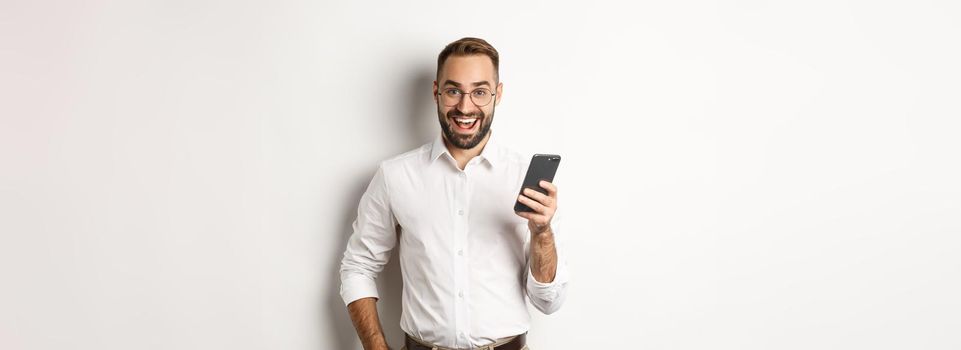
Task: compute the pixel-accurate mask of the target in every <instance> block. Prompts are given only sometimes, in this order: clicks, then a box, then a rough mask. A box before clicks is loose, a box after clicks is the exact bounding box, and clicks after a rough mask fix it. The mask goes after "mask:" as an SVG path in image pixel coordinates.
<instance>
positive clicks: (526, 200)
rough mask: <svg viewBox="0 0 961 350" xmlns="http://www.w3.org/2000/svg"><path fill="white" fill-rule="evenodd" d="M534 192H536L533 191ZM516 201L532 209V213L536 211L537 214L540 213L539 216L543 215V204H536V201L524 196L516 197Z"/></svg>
mask: <svg viewBox="0 0 961 350" xmlns="http://www.w3.org/2000/svg"><path fill="white" fill-rule="evenodd" d="M535 192H536V191H535ZM542 196H543V194H542ZM517 201H519V202H521V203H522V204H524V205H526V206H528V207H530V208H531V209H534V211H536V212H538V213H541V214H543V213H544V209H546V208H545V207H544V205H543V204H541V203H539V202H537V201H535V200H533V199H530V198H528V197H527V196H525V195H520V196H517Z"/></svg>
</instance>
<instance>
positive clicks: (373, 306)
mask: <svg viewBox="0 0 961 350" xmlns="http://www.w3.org/2000/svg"><path fill="white" fill-rule="evenodd" d="M347 311H349V312H350V320H351V321H353V323H354V328H355V329H356V330H357V336H358V337H360V342H361V343H362V344H363V345H364V349H365V350H388V347H387V341H386V340H385V339H384V331H383V330H382V329H381V327H380V318H379V317H378V316H377V299H375V298H363V299H358V300H355V301H353V302H351V303H350V304H348V305H347Z"/></svg>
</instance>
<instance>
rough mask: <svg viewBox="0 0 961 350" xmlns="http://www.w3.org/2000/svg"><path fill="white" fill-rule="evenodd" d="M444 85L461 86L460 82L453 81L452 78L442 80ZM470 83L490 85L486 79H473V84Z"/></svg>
mask: <svg viewBox="0 0 961 350" xmlns="http://www.w3.org/2000/svg"><path fill="white" fill-rule="evenodd" d="M444 85H454V86H456V87H461V86H462V85H461V84H460V83H458V82H456V81H453V80H450V79H447V80H446V81H444ZM471 85H473V86H481V85H487V86H488V87H489V86H491V83H489V82H488V81H487V80H483V81H475V82H474V83H473V84H471Z"/></svg>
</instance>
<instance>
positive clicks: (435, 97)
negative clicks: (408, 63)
mask: <svg viewBox="0 0 961 350" xmlns="http://www.w3.org/2000/svg"><path fill="white" fill-rule="evenodd" d="M434 103H437V80H434Z"/></svg>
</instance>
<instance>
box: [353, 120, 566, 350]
mask: <svg viewBox="0 0 961 350" xmlns="http://www.w3.org/2000/svg"><path fill="white" fill-rule="evenodd" d="M529 164H530V155H520V154H518V153H516V152H514V151H512V150H510V149H507V148H505V147H502V146H501V145H499V144H497V139H496V138H495V137H494V134H493V131H491V136H490V138H489V139H488V141H487V144H486V145H485V146H484V149H483V151H482V152H481V154H480V155H479V156H477V157H474V158H473V159H471V160H470V162H468V164H467V165H466V166H465V168H464V170H460V169H459V168H458V167H457V165H456V162H455V161H454V158H453V157H452V156H451V155H450V153H449V152H448V150H447V147H446V146H445V145H444V141H443V139H442V138H441V136H440V135H438V136H437V138H436V139H435V140H434V141H433V142H432V143H427V144H425V145H423V146H421V147H419V148H417V149H414V150H412V151H409V152H406V153H404V154H401V155H398V156H396V157H393V158H391V159H388V160H386V161H383V162H381V163H380V166H379V168H378V169H377V172H376V174H375V175H374V178H373V179H372V180H371V182H370V185H369V186H368V187H367V191H366V192H365V193H364V195H363V197H362V198H361V200H360V205H359V207H358V208H357V219H356V220H355V221H354V223H353V235H352V236H351V237H350V240H349V241H348V243H347V250H346V251H345V252H344V258H343V261H342V263H341V267H340V278H341V289H340V295H341V297H342V298H343V299H344V303H345V304H350V303H351V302H353V301H354V300H357V299H361V298H365V297H374V298H377V297H378V294H377V286H376V284H375V283H374V280H375V279H376V278H377V274H378V273H379V272H380V271H381V270H382V269H383V267H384V264H386V263H387V261H388V259H389V258H390V254H391V251H392V250H393V248H394V246H395V244H396V243H397V242H400V267H401V274H402V275H403V280H404V288H403V296H402V305H401V306H402V310H403V312H402V314H401V320H400V327H401V329H403V330H404V332H406V333H407V334H410V335H412V336H414V337H417V338H420V339H422V340H425V341H427V342H430V343H433V344H435V345H439V346H443V347H449V348H471V347H479V346H483V345H487V344H490V343H492V342H494V341H495V340H496V339H498V338H503V337H507V336H512V335H517V334H521V333H524V332H526V331H527V330H528V329H529V328H530V315H529V314H528V312H527V304H526V300H530V302H531V304H533V305H534V307H535V308H536V309H537V310H539V311H541V312H543V313H545V314H550V313H553V312H554V311H557V309H558V308H560V306H561V304H562V303H563V302H564V298H565V294H566V290H567V284H568V271H567V265H566V260H565V255H564V245H563V235H564V232H563V230H562V229H561V227H560V216H559V215H558V214H557V213H555V215H554V218H553V219H552V221H551V227H552V229H553V231H554V240H555V247H556V248H555V249H556V251H557V255H558V264H557V270H556V273H555V276H554V280H553V281H551V282H550V283H541V282H538V281H536V280H535V279H534V278H533V275H532V274H531V273H530V249H529V246H530V231H529V229H528V228H527V219H524V218H522V217H519V216H517V215H516V214H515V213H514V202H515V201H516V199H517V195H518V194H519V191H520V188H521V184H522V183H523V180H524V176H525V175H526V174H527V167H528V166H529ZM560 211H561V210H560V209H558V212H560ZM397 225H399V226H400V228H401V229H400V235H399V236H398V234H397V231H396V229H395V226H397Z"/></svg>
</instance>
